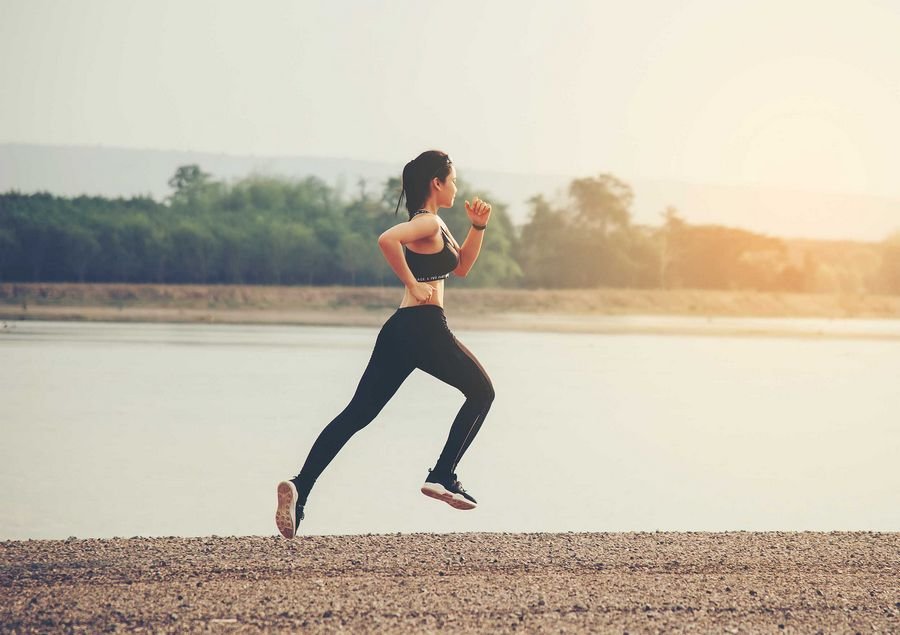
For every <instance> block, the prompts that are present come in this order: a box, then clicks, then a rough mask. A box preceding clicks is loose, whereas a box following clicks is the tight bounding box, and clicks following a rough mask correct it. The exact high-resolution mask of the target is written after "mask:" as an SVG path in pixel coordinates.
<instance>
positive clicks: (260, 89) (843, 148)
mask: <svg viewBox="0 0 900 635" xmlns="http://www.w3.org/2000/svg"><path fill="white" fill-rule="evenodd" d="M0 11H2V13H3V19H2V20H0V86H2V87H3V88H2V90H3V91H4V95H3V98H2V99H0V142H8V143H37V144H47V145H102V146H110V147H131V148H148V149H151V148H152V149H162V150H193V151H200V152H221V153H227V154H235V155H245V154H250V155H268V156H273V155H280V156H320V157H347V158H354V159H363V160H375V161H388V162H395V163H397V164H398V165H402V163H403V162H405V161H406V160H408V159H409V158H410V157H411V156H414V155H415V154H416V153H418V152H419V151H420V150H421V149H424V148H428V147H441V148H443V149H446V150H447V151H449V152H450V153H451V155H452V156H453V157H454V160H455V161H456V162H457V164H458V165H460V166H464V167H468V168H470V169H480V170H490V171H494V172H511V173H533V174H560V175H570V174H571V175H590V174H597V173H599V172H611V173H613V174H616V175H617V176H619V177H620V178H623V179H624V180H626V181H635V180H647V179H655V180H677V181H682V182H689V183H710V184H723V185H752V186H760V187H771V188H791V189H798V190H805V191H814V192H828V193H850V194H862V195H869V196H878V197H886V198H893V199H900V184H898V181H897V179H896V178H895V173H894V169H895V167H896V166H897V165H900V151H898V148H900V122H898V119H897V117H896V116H895V115H896V113H897V112H900V47H898V46H896V37H897V34H898V33H900V4H891V3H887V2H855V3H851V2H828V3H812V2H809V3H804V2H797V3H790V4H788V5H784V4H782V3H777V2H771V1H763V2H756V3H737V2H728V3H721V2H712V1H709V0H702V1H695V2H681V3H678V4H677V5H675V4H673V3H663V2H643V3H636V4H631V5H629V6H621V5H619V4H616V5H612V4H606V3H604V4H599V3H594V2H583V1H582V2H570V3H565V4H564V5H562V6H556V5H550V4H549V3H547V4H544V3H521V2H517V3H512V2H490V3H476V2H468V1H465V2H461V3H457V4H456V5H455V6H453V7H450V6H439V5H430V4H425V3H415V2H411V1H409V0H404V1H402V2H397V3H392V4H391V6H390V7H388V8H385V7H383V6H381V5H375V4H371V3H363V2H328V3H326V2H306V3H302V4H298V3H289V2H264V3H254V4H252V5H251V4H249V3H227V4H225V3H219V2H209V1H206V0H204V1H193V2H189V3H181V2H178V3H176V2H171V1H169V2H146V1H139V2H129V3H119V2H113V1H108V0H105V1H90V2H73V3H63V4H56V3H51V2H48V1H47V0H38V1H29V2H21V1H16V2H12V1H10V0H0ZM351 13H352V18H351V17H350V14H351ZM415 33H418V34H419V35H418V36H410V35H409V34H415ZM846 222H847V226H848V228H849V227H851V226H852V224H853V222H854V215H853V213H852V210H850V211H848V213H847V219H846Z"/></svg>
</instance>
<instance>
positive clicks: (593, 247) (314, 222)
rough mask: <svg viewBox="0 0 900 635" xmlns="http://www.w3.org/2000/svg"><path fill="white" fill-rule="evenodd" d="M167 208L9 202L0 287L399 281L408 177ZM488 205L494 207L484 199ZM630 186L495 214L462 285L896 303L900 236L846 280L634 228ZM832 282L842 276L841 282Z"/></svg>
mask: <svg viewBox="0 0 900 635" xmlns="http://www.w3.org/2000/svg"><path fill="white" fill-rule="evenodd" d="M169 185H170V186H171V188H172V192H171V195H170V196H168V197H167V198H166V199H165V200H163V201H156V200H154V199H152V198H149V197H144V196H138V197H132V198H127V199H126V198H115V199H112V198H106V197H97V196H78V197H59V196H54V195H52V194H49V193H46V192H40V193H36V194H22V193H19V192H15V191H11V192H7V193H5V194H0V281H4V282H13V281H16V282H26V281H31V282H58V281H77V282H132V283H146V282H152V283H165V284H178V283H203V284H291V285H293V284H304V285H336V284H337V285H345V284H346V285H361V286H369V285H391V284H396V283H397V282H398V281H397V279H396V276H395V274H394V272H393V271H392V270H391V269H390V267H389V266H388V264H387V262H386V261H385V259H384V257H383V255H382V254H381V251H380V249H379V248H378V245H377V241H376V237H377V236H378V235H379V234H380V233H381V232H383V231H384V230H385V229H387V228H388V227H390V226H391V225H393V224H395V223H397V222H401V221H404V220H406V218H407V214H406V211H405V209H403V208H401V210H400V214H399V215H397V216H395V215H394V206H395V204H396V200H397V196H398V194H399V191H400V183H399V179H396V178H395V179H389V180H388V181H387V182H386V183H384V184H383V187H382V189H381V191H380V192H377V193H371V192H369V191H368V190H367V187H366V186H367V184H366V183H365V182H362V181H361V182H360V183H359V188H358V191H357V192H355V193H353V194H352V195H350V196H347V195H344V194H343V193H342V192H341V191H339V190H338V189H336V188H333V187H331V186H329V185H328V184H327V183H325V182H324V181H322V180H321V179H318V178H316V177H306V178H302V179H286V178H278V177H271V176H260V175H253V176H248V177H246V178H243V179H240V180H237V181H235V182H232V183H227V182H224V181H217V180H214V179H212V178H211V176H210V175H209V174H207V173H205V172H203V170H202V169H201V168H200V167H199V166H196V165H186V166H181V167H179V168H178V169H177V170H176V172H175V174H174V175H173V176H172V178H171V179H170V180H169ZM459 188H460V191H459V194H458V196H457V201H459V203H458V204H457V208H458V209H453V210H451V211H450V212H449V213H446V212H442V218H443V219H444V220H445V222H446V223H447V225H448V227H449V228H450V230H451V232H452V233H453V234H454V236H456V237H457V240H458V241H460V242H462V241H463V240H464V239H465V236H466V235H467V233H468V227H469V222H468V219H467V217H466V214H465V211H464V209H463V207H462V205H463V201H464V200H466V199H468V200H471V199H472V197H473V195H475V194H480V193H479V192H477V191H476V190H475V189H474V188H473V187H472V186H471V185H470V184H468V183H466V182H464V181H462V180H460V182H459ZM482 196H483V197H484V198H488V199H489V200H490V197H489V196H487V195H482ZM633 199H634V194H633V192H632V190H631V188H630V187H629V186H628V185H627V184H626V183H624V182H623V181H621V180H620V179H618V178H616V177H615V176H613V175H610V174H600V175H598V176H595V177H587V178H579V179H574V180H573V181H572V182H571V183H570V184H569V187H568V189H567V191H566V193H565V196H564V197H563V198H562V199H561V200H557V201H550V200H547V199H546V198H545V197H544V196H543V195H536V196H534V197H533V198H532V199H530V201H529V206H530V213H529V218H528V221H527V222H526V223H525V224H524V225H523V226H521V227H516V226H514V225H513V223H512V222H511V220H510V218H509V215H508V213H507V207H506V205H504V204H503V203H502V202H497V201H492V205H493V212H492V214H491V216H492V218H491V223H490V229H489V230H488V236H486V237H485V244H484V247H483V248H482V251H481V254H480V255H479V259H478V263H477V265H476V266H475V267H474V268H473V270H472V272H471V273H470V274H469V276H468V277H467V278H466V284H467V285H471V286H478V287H501V286H502V287H505V288H525V289H534V288H590V287H600V286H605V287H631V288H700V289H756V290H768V291H800V292H811V291H839V290H846V289H843V288H841V285H840V284H839V282H840V280H845V279H848V276H849V277H851V278H852V279H854V280H857V281H859V282H858V283H857V286H860V285H861V286H862V287H863V288H860V289H856V290H863V291H874V292H887V293H900V233H898V234H895V235H894V236H892V237H890V238H888V239H887V240H885V241H884V242H883V243H880V244H873V245H872V246H871V250H872V254H873V256H872V258H869V260H870V261H872V259H873V258H874V259H875V260H877V262H869V264H868V265H867V266H866V268H865V270H864V271H863V272H862V273H860V272H859V271H854V272H850V274H852V275H850V274H847V272H841V271H840V269H841V267H843V268H847V267H848V266H850V267H857V268H859V266H858V265H855V264H851V265H848V264H846V263H845V262H840V263H837V262H836V261H829V259H831V260H834V258H833V257H830V256H829V257H826V258H823V256H822V255H821V254H817V253H816V252H814V251H812V250H800V251H799V252H798V250H797V249H793V248H792V247H791V245H790V244H789V243H788V242H786V241H784V240H782V239H779V238H777V237H771V236H766V235H762V234H757V233H754V232H749V231H746V230H742V229H737V228H732V227H724V226H718V225H692V224H690V223H688V222H686V221H685V220H684V219H683V218H682V217H681V216H680V215H679V213H678V211H677V210H675V209H671V208H670V209H668V210H665V212H664V213H663V214H662V215H661V222H660V224H659V225H658V226H647V225H639V224H635V223H634V222H633V219H632V213H631V205H632V202H633ZM835 272H837V273H835Z"/></svg>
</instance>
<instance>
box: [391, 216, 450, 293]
mask: <svg viewBox="0 0 900 635" xmlns="http://www.w3.org/2000/svg"><path fill="white" fill-rule="evenodd" d="M430 213H431V212H429V211H427V210H419V211H418V212H416V213H415V214H413V215H412V216H410V217H409V219H410V220H412V219H413V218H414V217H415V216H416V215H418V214H430ZM441 237H442V238H443V239H444V248H443V249H442V250H441V251H439V252H437V253H436V254H420V253H418V252H415V251H412V250H411V249H409V248H408V247H407V246H406V245H403V249H404V250H405V251H406V264H407V265H409V270H410V271H412V272H413V275H414V276H415V277H416V280H418V281H419V282H428V281H430V280H445V279H447V278H449V277H450V272H451V271H453V270H454V269H456V267H457V265H459V253H457V252H456V250H455V248H454V247H452V246H451V245H452V243H451V241H450V239H449V237H448V235H447V232H446V231H444V227H443V225H442V226H441Z"/></svg>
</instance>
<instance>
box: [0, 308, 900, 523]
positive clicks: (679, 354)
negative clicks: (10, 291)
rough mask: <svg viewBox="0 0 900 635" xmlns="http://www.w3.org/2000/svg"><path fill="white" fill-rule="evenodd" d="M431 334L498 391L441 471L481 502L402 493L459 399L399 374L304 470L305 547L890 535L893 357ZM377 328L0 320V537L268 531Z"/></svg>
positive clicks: (887, 353)
mask: <svg viewBox="0 0 900 635" xmlns="http://www.w3.org/2000/svg"><path fill="white" fill-rule="evenodd" d="M448 321H449V325H450V327H451V329H453V330H454V332H455V333H456V335H457V337H459V339H460V340H461V341H463V342H464V343H465V344H466V345H467V346H468V347H469V348H470V349H471V350H472V351H473V352H474V353H475V354H476V355H477V356H478V358H479V360H480V361H481V362H482V364H483V365H484V366H485V368H486V369H487V371H488V373H489V374H490V375H491V378H492V380H493V382H494V387H495V390H496V393H497V397H496V400H495V401H494V405H493V407H492V409H491V412H490V414H489V415H488V418H487V419H486V420H485V423H484V425H483V427H482V429H481V432H480V434H479V435H478V437H477V438H476V440H475V441H474V442H473V443H472V446H471V447H470V448H469V450H468V452H467V453H466V455H465V456H464V457H463V459H462V461H461V462H460V464H459V469H458V473H459V477H460V480H461V481H462V482H463V484H464V486H465V487H466V488H467V489H468V490H469V491H471V492H472V494H473V495H474V496H475V497H476V498H477V499H478V501H479V503H480V507H479V508H478V509H477V510H473V511H467V512H460V511H457V510H454V509H452V508H450V507H449V506H447V505H445V504H443V503H440V502H438V501H434V500H432V499H429V498H426V497H424V496H423V495H422V494H420V493H419V486H420V485H421V483H422V482H423V481H424V478H425V476H426V474H427V468H428V467H430V466H432V465H433V463H434V461H435V459H436V458H437V456H438V454H439V453H440V450H441V447H442V446H443V443H444V441H445V439H446V436H447V433H448V431H449V426H450V423H451V422H452V420H453V417H454V416H455V414H456V412H457V410H458V409H459V407H460V406H461V405H462V403H463V400H464V397H463V396H462V394H461V393H460V392H458V391H457V390H456V389H455V388H453V387H451V386H449V385H446V384H443V383H441V382H440V381H438V380H436V379H434V378H433V377H431V376H430V375H427V374H426V373H424V372H422V371H420V370H416V371H414V372H413V374H412V375H410V377H409V378H408V379H407V380H406V382H405V383H404V384H403V385H402V386H401V388H400V390H399V391H398V392H397V394H396V395H395V396H394V398H393V400H392V401H391V402H390V403H388V405H387V406H386V407H385V408H384V410H382V412H381V413H380V414H379V415H378V417H377V418H376V419H375V421H373V422H372V423H371V424H370V425H369V426H368V427H367V428H365V429H364V430H362V431H361V432H359V433H358V434H357V435H355V436H354V437H353V438H352V439H351V440H350V441H349V442H348V444H347V445H346V446H345V447H344V449H343V450H342V451H341V453H340V454H339V455H338V456H337V458H336V459H335V460H334V461H333V462H332V463H331V465H329V467H328V468H327V469H326V470H325V472H324V473H323V474H322V477H321V478H320V479H319V482H318V484H317V486H316V489H314V490H313V492H312V495H311V496H310V499H309V504H308V505H307V510H306V511H307V519H306V520H305V521H304V524H303V527H302V530H301V531H303V532H304V533H310V534H343V533H368V532H372V533H385V532H404V533H406V532H414V531H434V532H450V531H454V532H455V531H621V530H644V531H653V530H698V531H702V530H736V529H744V530H889V531H896V530H900V470H898V467H897V465H898V463H897V457H898V456H900V433H898V422H900V389H898V386H900V340H897V339H883V340H878V339H867V340H860V339H841V338H830V339H810V338H790V337H771V338H767V337H703V336H698V337H691V336H648V335H592V334H582V333H579V334H555V333H516V332H497V331H477V330H464V329H457V328H454V325H453V316H452V314H449V315H448ZM785 322H789V321H785ZM847 322H850V321H847ZM832 323H833V321H832ZM880 328H887V329H888V330H889V331H891V332H897V331H898V330H900V329H898V325H897V323H896V322H894V323H889V322H882V323H881V327H880ZM840 330H841V327H838V331H840ZM377 333H378V329H377V328H349V327H318V326H316V327H312V326H309V327H307V326H290V327H288V326H283V327H282V326H231V325H228V326H224V325H223V326H219V325H194V324H113V323H79V322H8V323H6V326H5V328H3V329H2V330H0V360H2V363H0V425H2V431H3V442H2V444H0V506H2V517H0V538H3V539H10V538H11V539H23V538H65V537H68V536H78V537H111V536H135V535H142V536H169V535H186V536H190V535H248V534H255V535H274V534H276V530H275V527H274V523H273V519H272V516H273V512H274V506H275V484H276V483H277V481H279V480H281V479H283V478H286V477H290V476H293V475H294V474H296V472H297V471H298V470H299V468H300V466H301V465H302V462H303V460H304V459H305V458H306V453H307V451H308V450H309V448H310V446H311V445H312V443H313V441H314V440H315V438H316V436H317V435H318V434H319V432H320V431H321V429H322V427H324V426H325V425H326V424H327V423H328V422H329V421H330V420H331V419H332V418H333V417H334V416H335V415H336V414H337V413H338V412H340V411H341V410H342V409H343V408H344V406H346V404H347V402H348V401H349V399H350V397H351V396H352V395H353V392H354V390H355V389H356V385H357V382H358V381H359V378H360V376H361V375H362V371H363V369H364V368H365V365H366V363H367V361H368V359H369V356H370V354H371V351H372V347H373V345H374V343H375V337H376V335H377Z"/></svg>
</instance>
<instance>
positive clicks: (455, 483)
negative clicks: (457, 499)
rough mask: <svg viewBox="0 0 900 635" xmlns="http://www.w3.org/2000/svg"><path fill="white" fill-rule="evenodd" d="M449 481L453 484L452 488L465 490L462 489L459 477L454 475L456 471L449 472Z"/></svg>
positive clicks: (460, 490)
mask: <svg viewBox="0 0 900 635" xmlns="http://www.w3.org/2000/svg"><path fill="white" fill-rule="evenodd" d="M450 482H451V483H452V484H453V488H454V489H456V490H457V491H459V492H465V491H466V490H464V489H463V486H462V483H460V482H459V479H457V477H456V472H450Z"/></svg>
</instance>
